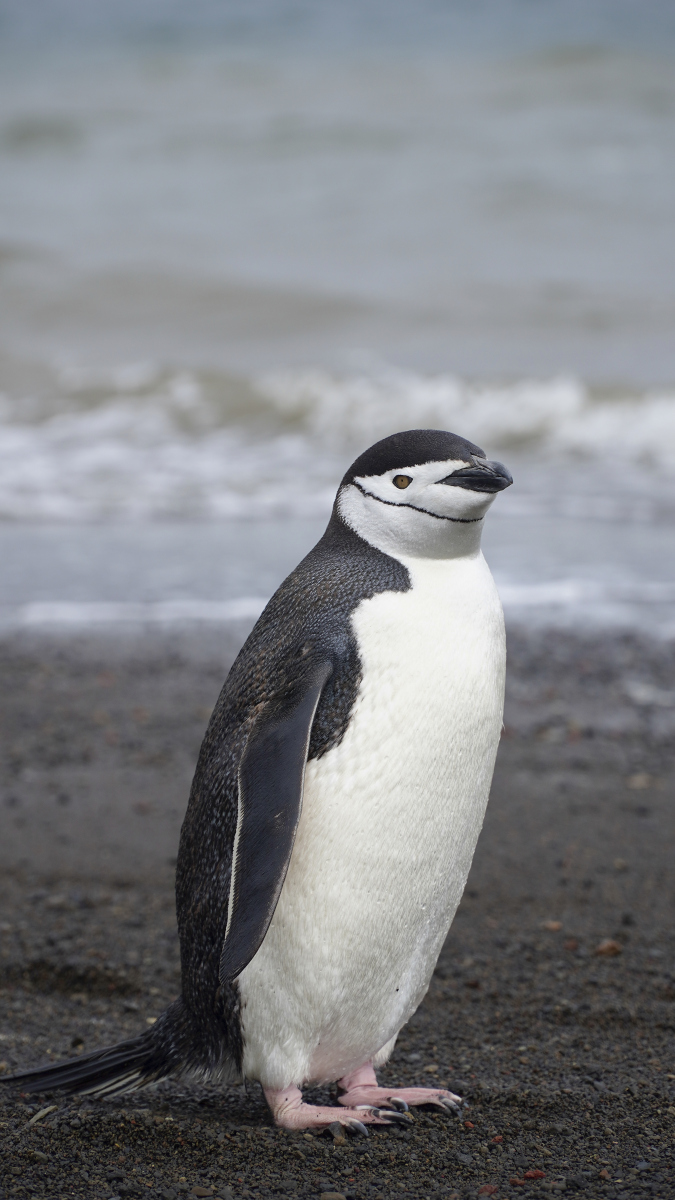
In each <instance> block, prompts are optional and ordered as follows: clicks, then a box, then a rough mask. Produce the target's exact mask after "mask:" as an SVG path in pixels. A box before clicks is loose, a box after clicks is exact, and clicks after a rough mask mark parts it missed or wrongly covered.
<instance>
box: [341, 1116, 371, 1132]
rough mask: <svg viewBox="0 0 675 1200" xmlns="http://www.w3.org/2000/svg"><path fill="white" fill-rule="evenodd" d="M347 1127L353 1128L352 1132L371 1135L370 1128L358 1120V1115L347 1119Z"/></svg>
mask: <svg viewBox="0 0 675 1200" xmlns="http://www.w3.org/2000/svg"><path fill="white" fill-rule="evenodd" d="M345 1128H346V1129H351V1131H352V1133H360V1134H361V1135H362V1136H363V1137H370V1134H369V1133H368V1130H367V1129H366V1127H365V1125H364V1124H363V1123H362V1122H361V1121H357V1120H356V1117H350V1118H349V1120H348V1121H345Z"/></svg>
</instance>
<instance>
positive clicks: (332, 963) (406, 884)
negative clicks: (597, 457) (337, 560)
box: [239, 554, 505, 1088]
mask: <svg viewBox="0 0 675 1200" xmlns="http://www.w3.org/2000/svg"><path fill="white" fill-rule="evenodd" d="M404 562H405V565H406V566H407V567H408V569H409V571H410V575H411V579H412V588H411V589H410V590H409V591H407V592H384V593H380V594H378V595H376V596H374V597H373V598H371V599H369V600H365V601H362V602H361V604H360V605H359V606H358V608H357V609H356V610H355V612H354V614H353V617H352V626H353V629H354V632H355V635H356V638H357V643H358V648H359V654H360V657H361V663H362V681H361V686H360V689H359V694H358V697H357V701H356V705H355V707H354V710H353V713H352V716H351V719H350V722H349V725H348V727H347V730H346V733H345V735H344V737H343V739H342V742H341V743H340V744H339V745H338V746H336V747H335V748H334V749H332V750H330V751H329V752H328V753H327V754H325V755H324V756H323V757H321V758H319V759H315V760H313V761H311V762H310V763H308V765H307V771H306V778H305V791H304V799H303V809H302V816H301V819H300V825H299V828H298V833H297V838H296V842H295V846H294V850H293V855H292V858H291V863H290V867H289V871H288V875H287V877H286V881H285V883H284V886H283V890H282V893H281V897H280V900H279V903H278V906H277V909H276V912H275V914H274V918H273V920H272V923H271V925H270V928H269V930H268V933H267V935H266V937H265V940H264V942H263V944H262V946H261V948H260V950H259V951H258V953H257V954H256V956H255V957H254V958H253V959H252V961H251V962H250V963H249V965H248V966H247V967H246V968H245V970H244V971H243V972H242V974H241V975H240V976H239V988H240V994H241V1001H242V1012H241V1023H242V1033H243V1038H244V1063H243V1066H244V1074H245V1075H246V1076H247V1077H248V1078H252V1079H258V1080H260V1081H261V1082H262V1083H263V1085H264V1086H266V1087H273V1088H282V1087H287V1086H288V1085H289V1084H298V1085H300V1084H302V1083H305V1082H308V1081H310V1080H314V1081H323V1080H334V1079H338V1078H341V1077H342V1076H343V1075H345V1074H347V1072H349V1071H351V1070H354V1069H355V1068H356V1067H358V1066H360V1065H361V1064H362V1063H364V1062H367V1061H369V1060H371V1059H373V1058H374V1057H376V1056H377V1053H378V1051H381V1050H383V1048H384V1053H383V1054H382V1055H380V1061H381V1060H382V1059H384V1058H386V1056H387V1052H388V1051H390V1050H391V1047H392V1046H393V1039H395V1037H396V1034H397V1033H398V1030H399V1029H400V1028H401V1026H402V1025H403V1024H404V1023H405V1022H406V1021H407V1020H408V1019H409V1017H410V1016H411V1015H412V1013H413V1012H414V1011H415V1009H416V1008H417V1006H418V1005H419V1003H420V1001H421V1000H422V998H423V996H424V994H425V992H426V990H427V988H428V986H429V981H430V978H431V975H432V973H433V969H434V966H435V964H436V961H437V958H438V954H439V952H440V949H441V947H442V945H443V941H444V939H445V937H446V934H447V932H448V929H449V927H450V923H451V921H452V918H453V916H454V914H455V911H456V908H457V905H458V904H459V900H460V898H461V895H462V892H463V890H464V885H465V883H466V878H467V875H468V872H469V867H470V865H471V860H472V857H473V852H474V849H475V846H476V841H477V839H478V835H479V833H480V829H481V826H482V823H483V817H484V814H485V807H486V804H487V799H488V793H489V789H490V782H491V779H492V771H493V767H494V760H495V755H496V752H497V745H498V742H499V735H500V729H501V722H502V712H503V694H504V666H505V647H504V627H503V617H502V611H501V605H500V603H499V598H498V596H497V592H496V588H495V586H494V582H493V580H492V576H491V575H490V572H489V570H488V568H487V565H486V563H485V560H484V559H483V556H482V555H481V554H478V555H477V556H476V557H473V558H460V559H450V560H447V559H438V560H429V559H409V560H408V559H406V560H404ZM388 1043H391V1046H388V1045H387V1044H388Z"/></svg>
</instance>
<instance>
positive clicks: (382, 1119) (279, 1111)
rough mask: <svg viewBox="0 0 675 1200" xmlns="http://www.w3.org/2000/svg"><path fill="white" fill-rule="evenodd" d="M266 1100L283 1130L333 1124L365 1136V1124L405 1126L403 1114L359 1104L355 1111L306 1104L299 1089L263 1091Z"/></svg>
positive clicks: (407, 1118)
mask: <svg viewBox="0 0 675 1200" xmlns="http://www.w3.org/2000/svg"><path fill="white" fill-rule="evenodd" d="M263 1091H264V1093H265V1099H266V1100H267V1103H268V1104H269V1106H270V1109H271V1110H272V1116H273V1117H274V1123H275V1125H280V1126H281V1128H282V1129H325V1128H327V1127H328V1126H329V1125H333V1124H334V1123H335V1122H338V1124H340V1125H342V1126H344V1128H345V1129H348V1130H350V1132H351V1133H360V1134H362V1135H363V1136H364V1137H368V1130H367V1129H366V1125H392V1124H397V1125H408V1124H409V1123H410V1121H411V1118H410V1117H409V1116H408V1115H407V1113H406V1112H403V1111H401V1110H400V1109H397V1108H396V1107H392V1108H379V1107H378V1106H377V1105H373V1104H360V1105H359V1106H358V1108H329V1107H328V1106H327V1105H320V1104H305V1102H304V1100H303V1098H302V1092H301V1091H300V1088H297V1087H288V1088H279V1089H277V1088H264V1089H263Z"/></svg>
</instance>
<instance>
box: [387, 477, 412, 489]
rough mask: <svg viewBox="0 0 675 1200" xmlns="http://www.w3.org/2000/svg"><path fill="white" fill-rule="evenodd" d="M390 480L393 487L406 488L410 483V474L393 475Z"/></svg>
mask: <svg viewBox="0 0 675 1200" xmlns="http://www.w3.org/2000/svg"><path fill="white" fill-rule="evenodd" d="M391 482H392V483H393V485H394V487H397V488H407V487H409V486H410V484H411V483H412V476H411V475H394V478H393V479H392V481H391Z"/></svg>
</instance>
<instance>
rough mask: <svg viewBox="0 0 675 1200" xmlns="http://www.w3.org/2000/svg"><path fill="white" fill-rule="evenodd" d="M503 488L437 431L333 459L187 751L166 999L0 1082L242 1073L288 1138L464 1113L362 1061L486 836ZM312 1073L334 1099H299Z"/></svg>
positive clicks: (499, 671) (413, 984) (86, 1083)
mask: <svg viewBox="0 0 675 1200" xmlns="http://www.w3.org/2000/svg"><path fill="white" fill-rule="evenodd" d="M511 482H512V480H511V476H510V474H509V473H508V471H507V470H506V468H505V467H503V466H502V465H501V464H500V463H496V462H489V461H488V460H487V459H486V457H485V455H484V453H483V451H482V450H481V449H480V448H479V447H478V446H475V445H473V444H472V443H471V442H468V441H466V440H465V439H464V438H461V437H458V436H456V435H454V434H451V433H446V432H443V431H440V430H433V429H417V430H410V431H408V432H405V433H398V434H394V435H393V436H392V437H388V438H385V439H384V440H383V441H381V442H378V443H376V445H374V446H372V447H371V448H370V449H369V450H367V451H365V453H364V454H362V455H361V456H360V457H359V458H358V459H357V460H356V462H355V463H354V464H353V465H352V466H351V467H350V469H349V470H348V471H347V474H346V475H345V477H344V479H343V480H342V482H341V484H340V487H339V489H338V493H337V497H336V500H335V505H334V508H333V513H332V516H331V519H330V522H329V524H328V527H327V529H326V532H325V534H324V535H323V537H322V538H321V540H320V541H319V542H318V544H317V545H316V546H315V547H314V549H313V550H312V551H311V552H310V553H309V554H308V555H307V557H306V558H305V559H303V561H302V562H301V563H300V564H299V566H298V567H296V569H295V570H294V571H293V572H292V573H291V574H290V575H289V576H288V578H287V579H286V580H285V581H284V583H282V585H281V587H280V588H279V589H278V591H277V592H276V593H275V595H274V596H273V597H272V599H271V600H270V602H269V604H268V605H267V607H266V608H265V611H264V612H263V614H262V616H261V617H260V619H259V621H258V622H257V624H256V626H255V628H254V629H253V631H252V633H251V635H250V637H249V638H248V640H247V641H246V643H245V645H244V647H243V649H242V650H241V652H240V654H239V656H238V657H237V659H236V661H235V663H234V665H233V667H232V669H231V671H230V674H229V676H228V678H227V680H226V683H225V685H224V687H223V690H222V692H221V695H220V698H219V700H218V703H217V705H216V707H215V709H214V712H213V715H212V717H211V721H210V724H209V727H208V729H207V732H206V736H205V738H204V742H203V744H202V748H201V752H200V755H199V760H198V763H197V769H196V772H195V777H194V781H193V784H192V790H191V794H190V800H189V804H188V809H187V813H186V817H185V821H184V824H183V828H182V832H181V839H180V849H179V854H178V864H177V871H176V900H177V913H178V928H179V933H180V945H181V967H182V994H181V996H180V997H179V999H177V1000H176V1001H175V1002H174V1003H173V1004H171V1005H170V1006H169V1008H167V1009H166V1010H165V1012H164V1013H163V1014H162V1015H161V1016H160V1017H159V1018H158V1020H157V1022H156V1024H155V1025H153V1026H152V1028H151V1029H149V1030H146V1031H145V1032H144V1033H142V1034H141V1035H140V1036H139V1037H136V1038H134V1039H132V1040H130V1041H127V1042H122V1043H120V1044H119V1045H117V1046H114V1047H112V1048H110V1049H108V1050H102V1051H97V1052H95V1053H93V1054H90V1055H88V1056H86V1057H82V1058H79V1059H77V1060H71V1061H68V1062H66V1063H63V1064H56V1065H54V1066H48V1067H45V1068H44V1069H37V1070H34V1071H28V1072H25V1073H23V1074H20V1075H15V1076H13V1077H11V1078H9V1079H5V1080H3V1082H6V1083H11V1082H17V1083H18V1082H20V1083H21V1086H22V1088H23V1090H25V1091H34V1092H41V1091H48V1090H50V1089H53V1088H54V1089H57V1088H58V1089H63V1090H66V1091H70V1092H81V1093H87V1094H90V1095H96V1096H105V1095H112V1094H115V1093H118V1092H122V1091H127V1090H130V1089H135V1088H139V1087H143V1086H144V1085H145V1084H147V1083H150V1082H152V1081H155V1080H158V1079H163V1078H166V1077H168V1076H171V1075H174V1076H175V1075H181V1074H182V1075H185V1074H188V1075H192V1076H193V1077H197V1078H200V1079H216V1080H222V1081H223V1082H233V1081H236V1080H239V1079H241V1078H242V1077H243V1078H246V1079H251V1080H258V1081H259V1082H260V1083H261V1084H262V1087H263V1089H264V1092H265V1096H266V1098H267V1101H268V1103H269V1105H270V1108H271V1110H272V1114H273V1116H274V1119H275V1121H276V1122H277V1123H278V1124H279V1125H282V1126H285V1127H286V1128H295V1129H299V1128H306V1127H311V1126H322V1125H328V1124H330V1123H332V1122H334V1121H336V1120H337V1121H339V1122H341V1123H342V1124H343V1125H346V1126H350V1127H351V1128H352V1129H353V1130H356V1131H361V1132H364V1133H365V1132H366V1129H365V1126H366V1125H367V1124H369V1123H371V1122H375V1123H382V1122H388V1121H399V1122H405V1121H407V1120H409V1118H408V1117H407V1116H406V1110H407V1108H408V1106H409V1105H419V1104H435V1105H437V1106H440V1107H441V1108H445V1109H448V1110H450V1111H453V1110H454V1111H457V1110H458V1106H459V1104H460V1098H459V1097H458V1096H455V1095H453V1093H452V1092H449V1091H446V1090H444V1089H442V1088H435V1089H434V1088H381V1087H379V1086H378V1084H377V1080H376V1076H375V1069H376V1068H377V1067H378V1066H379V1065H381V1064H382V1063H384V1062H385V1061H386V1060H387V1059H388V1057H389V1055H390V1054H391V1052H392V1050H393V1047H394V1044H395V1042H396V1037H397V1035H398V1032H399V1030H400V1029H401V1027H402V1026H403V1025H404V1024H405V1023H406V1021H408V1019H409V1018H410V1017H411V1016H412V1014H413V1013H414V1012H415V1010H416V1008H417V1007H418V1005H419V1004H420V1002H421V1000H422V998H423V997H424V995H425V993H426V991H427V988H428V986H429V981H430V979H431V975H432V973H433V970H434V967H435V965H436V961H437V958H438V955H439V952H440V950H441V947H442V945H443V942H444V939H445V937H446V935H447V932H448V929H449V927H450V924H451V922H452V919H453V917H454V914H455V911H456V908H457V905H458V903H459V900H460V897H461V895H462V891H463V889H464V885H465V882H466V878H467V875H468V871H469V867H470V865H471V859H472V857H473V852H474V849H475V845H476V841H477V838H478V835H479V832H480V829H481V826H482V822H483V816H484V813H485V807H486V804H487V799H488V792H489V789H490V783H491V779H492V772H493V767H494V761H495V755H496V751H497V745H498V741H499V736H500V729H501V723H502V711H503V696H504V668H505V644H504V625H503V617H502V610H501V605H500V603H499V598H498V596H497V592H496V589H495V586H494V582H493V580H492V576H491V575H490V572H489V570H488V567H487V565H486V563H485V560H484V558H483V556H482V554H481V550H480V541H481V531H482V527H483V521H484V518H485V514H486V512H487V510H488V508H489V507H490V504H491V503H492V501H493V499H494V496H495V494H496V493H497V492H499V491H502V490H503V489H504V488H506V487H508V486H509V484H510V483H511ZM329 1081H330V1082H334V1081H337V1083H338V1089H339V1105H340V1107H339V1108H335V1107H328V1106H326V1107H317V1106H315V1105H309V1104H305V1103H304V1102H303V1099H302V1093H301V1088H302V1086H303V1084H308V1083H311V1082H321V1083H324V1082H329Z"/></svg>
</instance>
